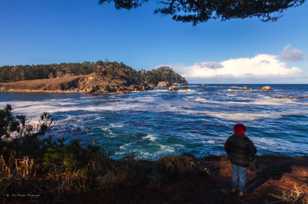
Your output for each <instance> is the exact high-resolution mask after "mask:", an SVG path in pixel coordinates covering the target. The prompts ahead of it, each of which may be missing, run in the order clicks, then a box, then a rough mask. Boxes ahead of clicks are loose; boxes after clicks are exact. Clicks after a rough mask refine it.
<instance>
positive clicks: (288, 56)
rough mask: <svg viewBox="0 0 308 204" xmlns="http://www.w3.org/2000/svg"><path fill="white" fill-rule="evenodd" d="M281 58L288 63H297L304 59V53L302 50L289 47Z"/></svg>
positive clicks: (284, 50)
mask: <svg viewBox="0 0 308 204" xmlns="http://www.w3.org/2000/svg"><path fill="white" fill-rule="evenodd" d="M280 57H281V59H282V60H284V61H287V62H288V61H289V62H297V61H301V60H303V59H304V53H303V51H301V50H300V49H297V48H295V47H293V46H292V45H288V46H286V47H285V48H284V49H283V51H282V53H281V56H280Z"/></svg>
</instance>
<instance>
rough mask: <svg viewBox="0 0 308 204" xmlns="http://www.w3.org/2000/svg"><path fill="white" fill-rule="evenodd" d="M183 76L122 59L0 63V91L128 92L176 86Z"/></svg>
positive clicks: (184, 82) (180, 82)
mask: <svg viewBox="0 0 308 204" xmlns="http://www.w3.org/2000/svg"><path fill="white" fill-rule="evenodd" d="M179 84H187V81H186V79H185V78H184V77H182V76H181V75H179V74H178V73H176V72H175V71H173V69H172V68H170V67H167V66H164V67H159V68H157V69H153V70H150V71H147V70H141V71H137V70H135V69H133V68H131V67H129V66H127V65H125V64H123V63H118V62H107V61H106V62H103V61H97V62H95V63H92V62H84V63H62V64H49V65H20V66H3V67H0V91H2V92H48V93H90V94H104V93H127V92H135V91H144V90H152V89H156V88H159V89H169V88H170V87H171V88H170V90H176V88H174V87H176V86H178V85H179Z"/></svg>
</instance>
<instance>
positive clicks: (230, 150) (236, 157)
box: [225, 124, 257, 196]
mask: <svg viewBox="0 0 308 204" xmlns="http://www.w3.org/2000/svg"><path fill="white" fill-rule="evenodd" d="M233 132H234V133H233V135H232V136H230V137H229V138H228V139H227V141H226V143H225V151H226V152H227V154H228V157H229V159H230V160H231V163H232V185H233V191H234V192H235V191H237V190H239V192H240V196H243V195H244V192H245V185H246V177H247V169H248V167H249V165H250V164H251V162H252V161H254V159H255V155H256V152H257V150H256V147H255V145H254V144H253V142H252V141H251V140H250V139H249V138H248V137H247V136H246V135H245V132H246V127H245V126H244V125H243V124H236V125H235V126H234V128H233Z"/></svg>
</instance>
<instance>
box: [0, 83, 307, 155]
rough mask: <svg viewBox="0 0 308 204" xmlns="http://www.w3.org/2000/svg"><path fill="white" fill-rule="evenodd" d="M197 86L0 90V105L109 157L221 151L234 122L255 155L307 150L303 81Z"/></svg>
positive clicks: (56, 133) (198, 153) (295, 153)
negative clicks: (95, 92)
mask: <svg viewBox="0 0 308 204" xmlns="http://www.w3.org/2000/svg"><path fill="white" fill-rule="evenodd" d="M260 86H261V85H202V84H191V85H189V89H187V90H180V91H177V92H170V91H167V90H152V91H145V92H136V93H129V94H109V95H102V96H91V95H83V94H47V93H44V94H43V93H40V94H38V93H35V94H34V93H25V94H21V93H0V107H3V106H5V104H11V105H12V106H13V108H14V112H15V113H16V114H25V115H26V116H27V117H28V122H29V123H35V121H37V120H38V118H39V116H40V114H41V113H43V112H49V113H50V114H51V115H52V117H53V119H54V120H55V123H54V125H53V127H52V128H51V130H50V131H49V132H48V135H50V136H52V137H54V138H64V139H65V141H67V142H70V141H72V140H75V139H79V140H80V141H81V143H82V144H84V145H87V144H92V143H93V142H95V143H96V144H99V145H100V146H102V148H104V149H105V151H107V152H108V153H109V154H110V156H112V157H113V158H115V159H118V158H122V157H125V156H126V155H135V156H136V157H138V158H141V159H158V158H160V157H162V156H166V155H179V154H184V153H187V154H193V155H195V156H197V157H203V156H206V155H221V154H224V149H223V144H224V142H225V140H226V139H227V137H228V136H230V135H231V134H232V127H233V125H234V124H236V123H238V122H241V123H244V124H245V125H246V126H247V129H248V132H247V135H248V136H249V137H250V138H251V139H252V140H253V142H254V143H255V144H256V146H257V148H258V154H279V155H288V156H300V155H308V85H272V87H273V91H267V92H266V91H261V90H260V89H259V87H260Z"/></svg>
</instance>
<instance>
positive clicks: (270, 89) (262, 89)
mask: <svg viewBox="0 0 308 204" xmlns="http://www.w3.org/2000/svg"><path fill="white" fill-rule="evenodd" d="M260 90H261V91H272V90H273V88H272V87H271V86H262V87H260Z"/></svg>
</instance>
